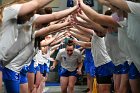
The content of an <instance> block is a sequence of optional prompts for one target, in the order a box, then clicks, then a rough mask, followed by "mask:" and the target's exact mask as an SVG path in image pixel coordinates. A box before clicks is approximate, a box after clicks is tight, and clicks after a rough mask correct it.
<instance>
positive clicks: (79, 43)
mask: <svg viewBox="0 0 140 93" xmlns="http://www.w3.org/2000/svg"><path fill="white" fill-rule="evenodd" d="M73 42H74V43H75V44H76V45H79V46H81V47H84V48H89V47H91V42H84V41H78V40H75V39H74V40H73Z"/></svg>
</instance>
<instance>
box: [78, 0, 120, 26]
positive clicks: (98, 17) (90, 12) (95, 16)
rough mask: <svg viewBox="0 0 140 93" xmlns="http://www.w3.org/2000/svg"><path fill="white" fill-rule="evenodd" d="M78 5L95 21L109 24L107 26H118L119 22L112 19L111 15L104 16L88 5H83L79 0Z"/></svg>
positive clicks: (105, 24)
mask: <svg viewBox="0 0 140 93" xmlns="http://www.w3.org/2000/svg"><path fill="white" fill-rule="evenodd" d="M80 7H81V9H82V10H83V11H84V13H85V14H86V16H87V17H88V18H89V19H91V20H92V21H94V22H96V23H99V24H101V25H104V26H109V27H118V26H119V24H118V23H117V22H116V21H115V20H113V19H112V17H111V16H106V15H103V14H99V13H97V12H96V11H95V10H93V9H92V8H90V7H89V6H87V5H85V4H84V3H83V2H82V1H80Z"/></svg>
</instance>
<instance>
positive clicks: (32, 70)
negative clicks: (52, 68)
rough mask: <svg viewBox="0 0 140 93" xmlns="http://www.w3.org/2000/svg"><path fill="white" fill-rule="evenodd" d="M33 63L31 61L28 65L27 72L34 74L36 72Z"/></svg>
mask: <svg viewBox="0 0 140 93" xmlns="http://www.w3.org/2000/svg"><path fill="white" fill-rule="evenodd" d="M34 62H35V61H34V60H32V61H31V63H30V65H29V70H28V72H29V73H36V70H35V68H34Z"/></svg>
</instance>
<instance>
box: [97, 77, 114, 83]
mask: <svg viewBox="0 0 140 93" xmlns="http://www.w3.org/2000/svg"><path fill="white" fill-rule="evenodd" d="M111 78H112V76H102V77H99V76H97V77H96V79H97V83H98V84H111V83H112V79H111Z"/></svg>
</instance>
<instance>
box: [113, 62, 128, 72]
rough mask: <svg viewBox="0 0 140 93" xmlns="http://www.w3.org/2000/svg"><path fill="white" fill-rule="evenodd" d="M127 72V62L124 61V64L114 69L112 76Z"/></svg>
mask: <svg viewBox="0 0 140 93" xmlns="http://www.w3.org/2000/svg"><path fill="white" fill-rule="evenodd" d="M128 71H129V64H128V61H125V62H124V64H119V65H118V66H115V68H114V74H127V73H128Z"/></svg>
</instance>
